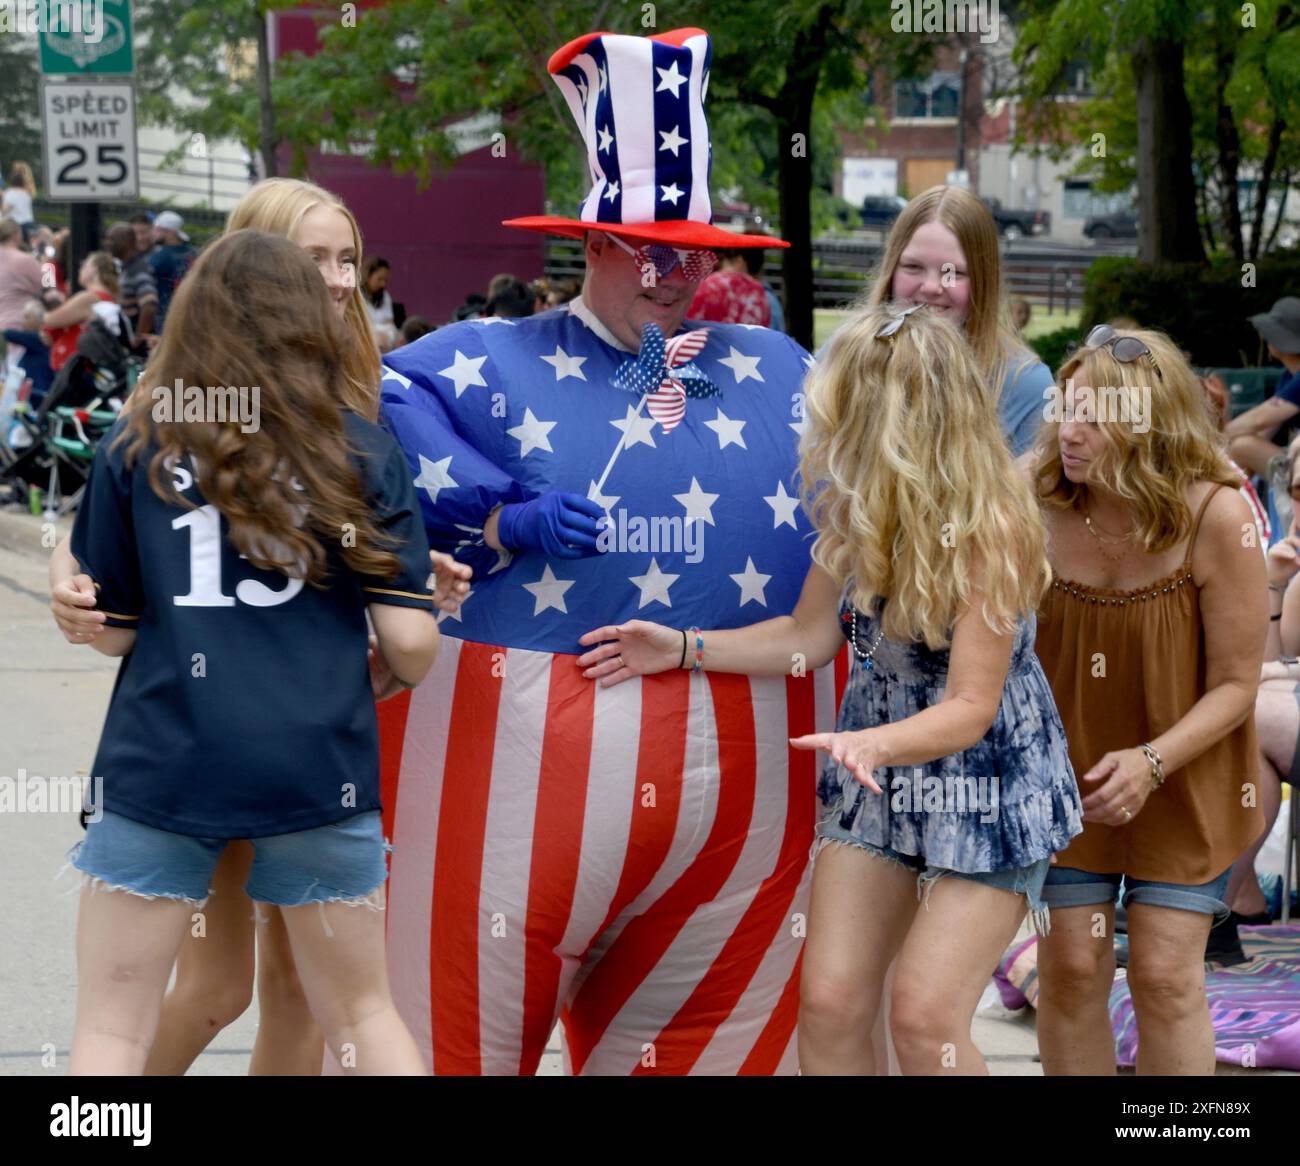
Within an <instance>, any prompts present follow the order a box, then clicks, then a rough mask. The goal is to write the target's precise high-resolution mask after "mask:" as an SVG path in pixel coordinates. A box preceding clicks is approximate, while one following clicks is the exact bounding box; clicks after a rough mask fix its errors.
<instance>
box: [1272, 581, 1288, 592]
mask: <svg viewBox="0 0 1300 1166" xmlns="http://www.w3.org/2000/svg"><path fill="white" fill-rule="evenodd" d="M1268 589H1269V590H1270V591H1278V592H1282V593H1285V592H1286V589H1287V585H1286V584H1285V583H1270V584H1269V585H1268Z"/></svg>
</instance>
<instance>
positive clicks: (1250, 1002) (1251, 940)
mask: <svg viewBox="0 0 1300 1166" xmlns="http://www.w3.org/2000/svg"><path fill="white" fill-rule="evenodd" d="M1239 932H1240V935H1241V946H1242V950H1243V951H1244V952H1245V953H1246V955H1247V956H1248V957H1249V958H1248V959H1247V961H1246V962H1245V963H1244V964H1238V965H1237V966H1235V967H1219V966H1218V965H1215V964H1207V965H1206V969H1207V970H1206V975H1205V989H1206V995H1207V996H1208V997H1209V1002H1210V1019H1211V1021H1212V1022H1213V1024H1214V1056H1215V1059H1216V1060H1218V1061H1222V1062H1224V1063H1225V1064H1230V1065H1240V1066H1242V1067H1243V1068H1258V1069H1295V1070H1298V1071H1300V925H1292V926H1288V927H1281V926H1278V925H1277V924H1274V925H1272V926H1270V927H1241V928H1240V929H1239ZM1127 942H1128V937H1127V936H1124V935H1121V936H1117V937H1116V947H1117V948H1119V949H1122V947H1123V946H1124V945H1126V944H1127ZM1037 945H1038V940H1037V937H1032V938H1030V939H1027V940H1025V941H1023V942H1021V943H1018V944H1016V945H1015V946H1014V947H1012V948H1011V949H1010V950H1009V951H1008V952H1007V954H1006V955H1005V956H1004V957H1003V960H1002V963H1001V964H1000V965H999V966H998V970H997V972H996V973H994V977H993V979H994V982H995V983H996V984H997V986H998V992H999V994H1000V996H1001V997H1002V1003H1003V1004H1004V1005H1005V1006H1006V1007H1007V1008H1010V1009H1020V1008H1024V1007H1025V1006H1026V1005H1029V1006H1030V1007H1037V1004H1038V946H1037ZM1110 1024H1111V1029H1112V1030H1113V1031H1114V1034H1115V1061H1116V1063H1117V1064H1118V1065H1121V1066H1125V1067H1130V1066H1132V1065H1133V1064H1134V1063H1135V1061H1136V1058H1137V1024H1136V1021H1135V1018H1134V1015H1133V999H1132V996H1131V995H1130V994H1129V989H1128V972H1127V970H1126V969H1125V968H1119V969H1117V970H1116V972H1115V983H1114V984H1113V985H1112V987H1111V992H1110Z"/></svg>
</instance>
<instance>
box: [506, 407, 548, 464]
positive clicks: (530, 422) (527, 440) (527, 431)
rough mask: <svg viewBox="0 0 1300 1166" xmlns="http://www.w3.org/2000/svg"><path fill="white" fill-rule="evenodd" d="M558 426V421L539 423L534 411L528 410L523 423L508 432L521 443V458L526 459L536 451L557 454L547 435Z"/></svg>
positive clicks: (525, 411)
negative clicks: (542, 450)
mask: <svg viewBox="0 0 1300 1166" xmlns="http://www.w3.org/2000/svg"><path fill="white" fill-rule="evenodd" d="M558 424H559V422H557V421H539V420H538V419H537V418H536V417H534V416H533V411H532V410H531V409H527V408H526V409H524V419H523V421H522V422H521V423H520V424H519V425H514V426H512V427H511V428H509V429H507V430H506V432H507V433H508V434H510V436H511V437H513V438H514V439H515V440H516V441H517V442H519V456H520V457H521V458H525V457H527V456H528V455H529V454H530V453H532V452H533V450H535V449H544V450H546V452H547V453H554V452H555V450H553V449H552V448H551V439H550V438H549V437H548V436H547V434H549V433H550V432H551V430H552V429H554V428H555V427H556V425H558Z"/></svg>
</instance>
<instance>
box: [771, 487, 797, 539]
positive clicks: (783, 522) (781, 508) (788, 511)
mask: <svg viewBox="0 0 1300 1166" xmlns="http://www.w3.org/2000/svg"><path fill="white" fill-rule="evenodd" d="M763 501H764V502H766V503H767V504H768V505H769V506H770V507H771V508H772V529H773V530H775V529H776V528H777V527H778V526H788V527H789V528H790V529H791V530H798V529H799V526H798V524H797V523H796V522H795V520H794V516H795V512H796V511H797V510H798V509H799V498H798V496H792V495H790V494H787V493H786V491H785V483H784V482H777V484H776V493H775V494H765V495H764V496H763Z"/></svg>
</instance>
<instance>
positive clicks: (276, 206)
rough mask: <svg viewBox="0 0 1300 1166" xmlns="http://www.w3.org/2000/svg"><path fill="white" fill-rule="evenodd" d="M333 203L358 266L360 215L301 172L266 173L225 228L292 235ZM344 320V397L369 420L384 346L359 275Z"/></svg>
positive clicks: (375, 401) (375, 404)
mask: <svg viewBox="0 0 1300 1166" xmlns="http://www.w3.org/2000/svg"><path fill="white" fill-rule="evenodd" d="M318 206H328V207H333V208H334V209H335V210H336V211H338V212H339V213H340V214H342V215H343V217H344V218H345V219H347V221H348V225H349V226H350V227H351V228H352V244H353V246H354V247H355V249H356V253H357V255H356V258H357V266H358V267H359V266H360V265H361V228H360V227H359V226H357V220H356V216H354V215H353V213H352V212H351V211H350V210H348V208H347V206H346V205H345V204H344V202H343V200H342V199H341V198H339V197H338V195H336V194H332V193H331V192H330V191H328V190H325V189H324V188H323V187H320V186H317V185H315V184H314V183H311V182H303V181H302V180H301V179H299V178H265V179H263V180H262V181H261V182H259V183H257V185H256V186H254V187H252V188H251V189H250V190H249V191H248V193H247V194H246V195H244V197H243V198H241V199H240V200H239V202H238V203H237V204H236V205H235V209H234V210H232V211H231V212H230V217H229V218H228V219H227V220H226V230H227V232H229V231H240V230H244V229H245V228H250V227H251V228H252V229H253V230H255V231H269V232H270V233H271V234H273V235H283V236H284V237H285V238H286V239H293V238H294V235H295V234H296V233H297V230H298V226H299V224H300V223H301V222H302V220H303V218H304V216H305V215H306V214H307V212H308V211H310V210H311V209H312V208H313V207H318ZM344 318H345V321H346V327H347V333H348V342H347V345H346V347H345V348H344V351H343V383H342V389H343V391H342V393H341V394H340V396H339V400H340V401H342V402H343V403H344V404H345V405H347V406H348V407H349V408H350V409H352V410H353V411H354V412H357V413H359V414H361V416H362V417H365V418H366V419H367V420H369V421H374V420H375V419H376V418H377V417H378V416H379V378H380V376H381V375H382V372H383V370H382V369H381V368H380V364H379V346H378V345H377V344H376V343H375V334H374V331H373V329H372V328H371V327H370V313H369V312H368V311H367V310H366V305H365V301H364V300H363V299H362V294H361V286H360V281H355V282H354V283H353V286H352V292H351V294H350V295H349V296H348V297H347V307H346V310H345V316H344Z"/></svg>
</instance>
